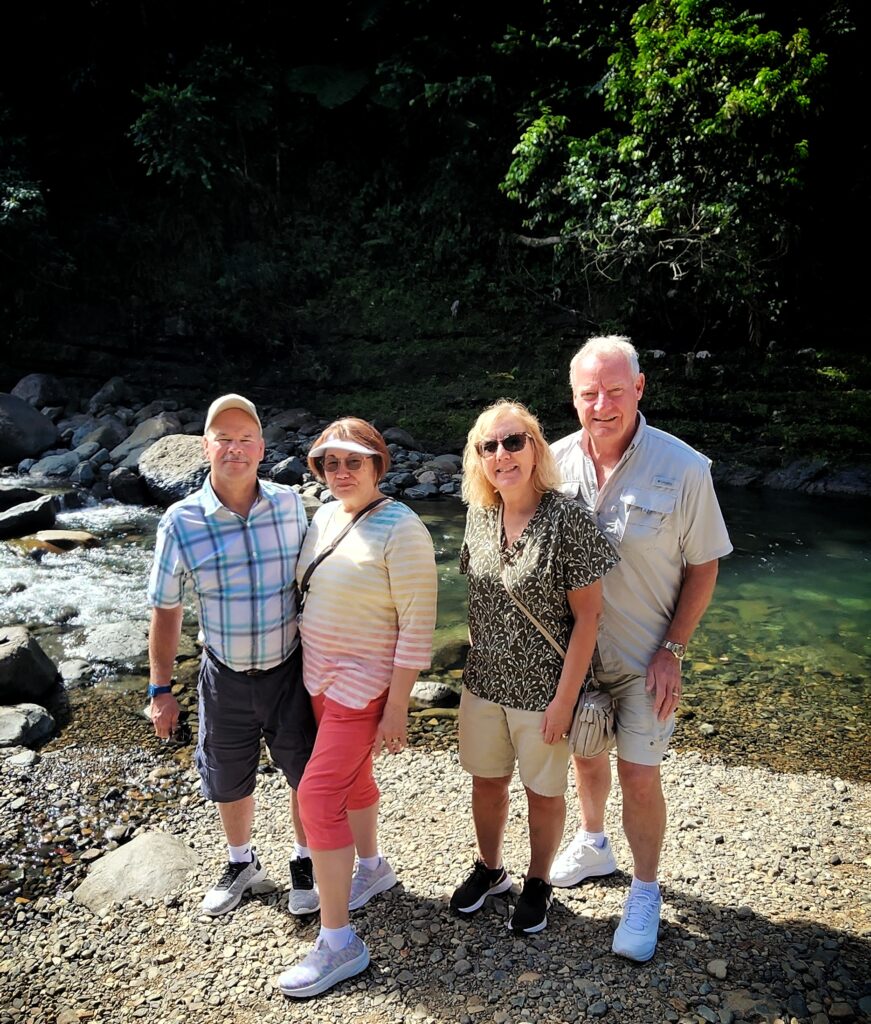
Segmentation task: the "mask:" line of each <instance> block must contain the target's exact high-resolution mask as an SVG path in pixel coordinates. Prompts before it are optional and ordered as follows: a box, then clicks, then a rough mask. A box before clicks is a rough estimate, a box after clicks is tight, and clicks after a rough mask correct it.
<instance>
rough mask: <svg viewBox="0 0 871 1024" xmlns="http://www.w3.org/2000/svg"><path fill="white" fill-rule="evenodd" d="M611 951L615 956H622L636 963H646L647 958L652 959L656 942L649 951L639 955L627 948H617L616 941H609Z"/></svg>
mask: <svg viewBox="0 0 871 1024" xmlns="http://www.w3.org/2000/svg"><path fill="white" fill-rule="evenodd" d="M611 952H612V953H613V954H614V955H615V956H622V957H623V958H624V959H626V960H634V961H635V962H636V963H639V964H646V963H647V961H648V960H652V959H653V954H654V953H655V952H656V943H654V944H653V949H651V951H650V952H649V953H648V952H646V951H645V952H644V953H643V954H641V955H640V956H639V955H638V954H637V953H633V952H630V951H629V950H628V949H618V947H617V943H616V942H612V943H611Z"/></svg>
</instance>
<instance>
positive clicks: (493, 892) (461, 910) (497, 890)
mask: <svg viewBox="0 0 871 1024" xmlns="http://www.w3.org/2000/svg"><path fill="white" fill-rule="evenodd" d="M512 885H514V882H512V880H511V875H506V876H505V877H504V878H503V879H502V881H501V882H497V883H496V885H494V886H492V887H491V888H490V889H488V890H487V891H486V892H485V893H484V895H483V896H482V897H481V898H480V899H479V900H478V901H477V902H476V903H470V904H469V906H468V907H454V908H453V909H454V910H456V912H457V913H458V914H474V913H475V911H476V910H480V909H481V907H483V906H484V901H485V900H486V899H487V897H488V896H500V895H501V894H502V893H503V892H508V890H509V889H510V888H511V886H512Z"/></svg>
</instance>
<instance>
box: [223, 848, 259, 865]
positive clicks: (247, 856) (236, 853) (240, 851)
mask: <svg viewBox="0 0 871 1024" xmlns="http://www.w3.org/2000/svg"><path fill="white" fill-rule="evenodd" d="M227 856H228V858H229V860H230V863H231V864H250V863H251V861H252V860H254V852H253V850H252V849H251V843H243V844H242V845H241V846H230V844H229V843H227Z"/></svg>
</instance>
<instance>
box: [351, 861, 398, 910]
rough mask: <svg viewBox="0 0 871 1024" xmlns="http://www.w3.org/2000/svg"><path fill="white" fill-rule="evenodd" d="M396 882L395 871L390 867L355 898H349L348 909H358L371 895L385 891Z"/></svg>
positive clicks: (364, 904)
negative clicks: (388, 871) (388, 870)
mask: <svg viewBox="0 0 871 1024" xmlns="http://www.w3.org/2000/svg"><path fill="white" fill-rule="evenodd" d="M397 882H398V879H397V877H396V873H395V872H394V871H393V869H392V868H391V869H390V874H389V875H384V876H383V877H381V878H377V879H376V880H375V881H374V882H373V883H372V884H371V885H370V886H369V888H368V889H366V890H365V891H364V892H361V893H360V895H359V896H357V897H356V898H355V899H353V900H349V901H348V910H359V909H360V907H365V906H366V904H367V903H368V902H369V900H371V899H372V897H373V896H377V895H378V893H379V892H387V890H388V889H392V888H393V886H394V885H396V883H397Z"/></svg>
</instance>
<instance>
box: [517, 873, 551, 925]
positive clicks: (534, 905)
mask: <svg viewBox="0 0 871 1024" xmlns="http://www.w3.org/2000/svg"><path fill="white" fill-rule="evenodd" d="M552 892H553V886H552V885H549V884H548V883H547V882H544V881H542V880H541V879H540V878H527V879H526V881H524V883H523V892H522V893H521V894H520V896H518V898H517V905H516V906H515V908H514V913H513V914H512V915H511V917H510V918H509V919H508V927H509V928H511V929H512V931H515V932H523V934H524V935H534V934H535V933H536V932H540V931H543V930H544V929H545V928H546V927H547V909H548V907H549V906H550V905H551V902H552V897H551V893H552Z"/></svg>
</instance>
